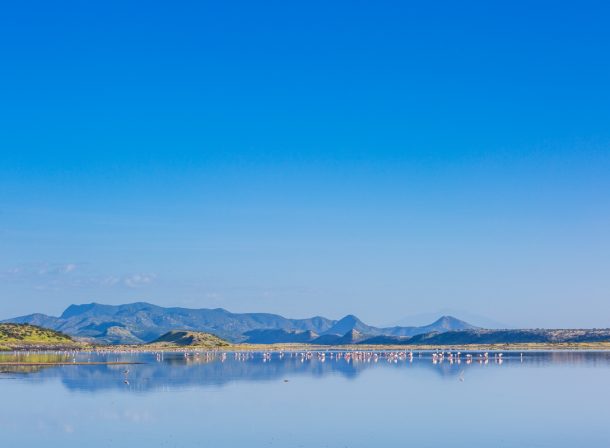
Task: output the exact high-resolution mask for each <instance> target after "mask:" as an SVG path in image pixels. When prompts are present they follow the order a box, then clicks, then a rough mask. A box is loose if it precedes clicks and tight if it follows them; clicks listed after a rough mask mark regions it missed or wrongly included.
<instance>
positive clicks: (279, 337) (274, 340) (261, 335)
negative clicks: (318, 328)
mask: <svg viewBox="0 0 610 448" xmlns="http://www.w3.org/2000/svg"><path fill="white" fill-rule="evenodd" d="M244 336H245V337H246V340H245V342H248V343H250V344H279V343H307V342H311V341H313V340H314V339H316V338H317V337H318V334H317V333H315V332H313V331H311V330H307V331H292V330H281V329H280V330H251V331H247V332H245V333H244Z"/></svg>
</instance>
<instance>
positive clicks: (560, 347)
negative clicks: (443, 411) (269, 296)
mask: <svg viewBox="0 0 610 448" xmlns="http://www.w3.org/2000/svg"><path fill="white" fill-rule="evenodd" d="M387 350H392V351H407V352H411V351H412V352H417V351H437V350H438V351H464V352H468V351H472V352H478V351H494V352H496V351H506V352H517V351H522V352H525V351H530V352H531V351H610V342H578V343H576V342H575V343H568V342H561V343H514V344H511V343H503V344H447V345H338V346H329V345H312V344H232V345H227V346H222V347H206V346H183V345H162V346H156V345H151V344H139V345H89V344H83V345H49V346H44V345H27V344H23V345H16V344H15V345H11V346H4V347H0V353H7V352H49V351H63V352H108V353H117V352H125V353H129V352H144V353H145V352H149V353H155V352H206V351H207V352H282V351H319V352H323V351H387ZM66 364H73V363H66Z"/></svg>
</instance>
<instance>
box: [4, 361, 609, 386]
mask: <svg viewBox="0 0 610 448" xmlns="http://www.w3.org/2000/svg"><path fill="white" fill-rule="evenodd" d="M16 362H18V363H39V364H37V365H23V364H20V365H6V364H7V363H16ZM55 362H60V363H66V364H64V365H48V364H46V365H45V363H55ZM88 362H92V363H93V362H98V363H99V362H101V363H106V362H109V363H117V362H118V363H134V364H133V365H129V366H126V365H112V364H110V365H109V364H99V365H81V364H80V363H88ZM0 363H4V365H1V366H0V372H2V375H0V378H2V377H3V376H4V377H5V378H6V377H7V375H15V374H21V375H25V376H27V380H28V381H36V382H43V381H48V380H52V379H53V380H56V379H59V380H60V381H61V382H62V384H63V385H64V386H65V387H66V388H67V389H69V390H79V391H90V392H96V391H101V390H108V389H120V390H125V391H131V392H147V391H155V390H166V389H179V388H191V387H206V386H221V385H224V384H227V383H230V382H236V381H283V380H286V381H290V380H291V379H295V378H298V377H301V376H310V377H323V376H329V375H340V376H342V377H345V378H355V377H357V376H358V375H360V374H361V373H362V372H364V371H366V370H368V369H373V368H377V369H400V370H403V371H404V372H405V374H407V375H408V373H409V371H410V370H412V369H418V370H424V371H427V372H429V373H430V374H432V375H436V376H438V377H439V378H444V379H448V380H456V379H459V380H460V381H463V379H464V376H465V373H466V372H467V371H468V369H481V368H519V367H523V366H529V367H545V366H549V365H555V364H561V365H573V366H591V367H598V366H602V365H603V366H610V354H609V353H607V352H559V351H557V352H535V353H534V352H527V353H524V354H520V353H513V352H509V353H504V354H500V353H489V354H485V353H479V352H469V353H458V352H453V353H451V352H446V353H441V352H414V353H409V352H350V351H328V352H282V353H277V352H275V353H264V352H256V353H243V352H242V353H219V352H186V353H185V352H171V353H170V352H166V353H128V352H106V353H96V352H79V353H65V352H61V353H59V352H54V353H4V354H0ZM135 363H137V364H135ZM71 364H74V365H71Z"/></svg>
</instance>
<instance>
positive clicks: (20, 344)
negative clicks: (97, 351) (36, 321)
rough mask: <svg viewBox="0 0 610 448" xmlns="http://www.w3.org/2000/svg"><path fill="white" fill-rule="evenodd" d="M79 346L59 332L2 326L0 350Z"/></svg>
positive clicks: (21, 325)
mask: <svg viewBox="0 0 610 448" xmlns="http://www.w3.org/2000/svg"><path fill="white" fill-rule="evenodd" d="M77 345H79V344H78V343H77V342H75V341H74V340H73V339H72V338H71V337H70V336H68V335H65V334H63V333H60V332H58V331H54V330H49V329H46V328H41V327H37V326H35V325H28V324H0V350H15V349H22V348H40V347H43V348H47V347H72V346H77Z"/></svg>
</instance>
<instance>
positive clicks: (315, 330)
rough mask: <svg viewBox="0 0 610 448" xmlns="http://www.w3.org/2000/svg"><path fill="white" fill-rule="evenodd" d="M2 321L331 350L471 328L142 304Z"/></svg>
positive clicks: (118, 339)
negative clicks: (183, 334)
mask: <svg viewBox="0 0 610 448" xmlns="http://www.w3.org/2000/svg"><path fill="white" fill-rule="evenodd" d="M4 322H10V323H27V324H32V325H37V326H40V327H44V328H49V329H52V330H57V331H61V332H63V333H66V334H68V335H70V336H74V337H78V338H85V339H89V340H92V341H94V342H98V343H106V344H138V343H147V342H151V341H154V340H156V339H158V338H159V337H161V336H162V335H164V334H166V333H167V332H170V331H172V330H190V331H202V332H207V333H211V334H213V335H216V336H218V337H220V338H223V339H227V340H229V341H231V342H248V343H260V344H269V343H288V342H300V343H316V344H329V345H335V344H346V343H357V342H360V341H363V340H365V339H369V338H373V337H386V338H389V339H392V340H404V339H405V338H411V337H414V336H417V335H423V334H429V333H444V332H448V331H461V330H469V329H470V330H473V329H476V327H474V326H473V325H470V324H469V323H467V322H464V321H461V320H459V319H456V318H454V317H451V316H443V317H441V318H440V319H438V320H437V321H435V322H433V323H432V324H430V325H425V326H421V327H400V326H396V327H387V328H378V327H373V326H370V325H367V324H365V323H364V322H362V321H361V320H360V319H358V318H357V317H356V316H353V315H348V316H345V317H344V318H342V319H340V320H332V319H327V318H325V317H320V316H316V317H312V318H309V319H288V318H285V317H283V316H280V315H277V314H268V313H231V312H229V311H227V310H224V309H222V308H215V309H206V308H203V309H188V308H164V307H160V306H156V305H152V304H150V303H145V302H138V303H131V304H127V305H102V304H98V303H90V304H86V305H71V306H69V307H68V308H67V309H66V310H65V311H64V312H63V313H62V315H61V316H59V317H54V316H47V315H45V314H30V315H27V316H21V317H16V318H13V319H8V320H6V321H4Z"/></svg>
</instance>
